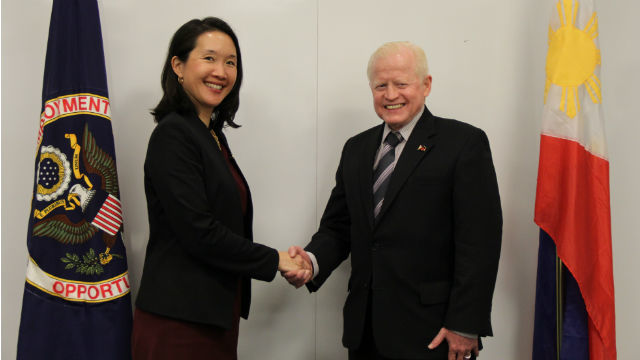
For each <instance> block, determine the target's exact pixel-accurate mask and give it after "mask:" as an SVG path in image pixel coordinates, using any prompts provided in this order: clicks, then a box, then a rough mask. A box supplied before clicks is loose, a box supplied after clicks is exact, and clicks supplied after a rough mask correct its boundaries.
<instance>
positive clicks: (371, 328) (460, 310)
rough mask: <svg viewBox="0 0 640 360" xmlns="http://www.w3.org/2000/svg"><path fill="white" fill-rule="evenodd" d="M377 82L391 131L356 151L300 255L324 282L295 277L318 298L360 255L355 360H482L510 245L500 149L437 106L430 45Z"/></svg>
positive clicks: (395, 52)
mask: <svg viewBox="0 0 640 360" xmlns="http://www.w3.org/2000/svg"><path fill="white" fill-rule="evenodd" d="M367 73H368V76H369V84H370V87H371V92H372V94H373V103H374V108H375V111H376V113H377V114H378V116H379V117H380V118H382V120H384V124H380V125H378V126H375V127H373V128H371V129H369V130H367V131H364V132H362V133H360V134H358V135H356V136H354V137H352V138H351V139H349V140H348V141H347V143H346V144H345V146H344V149H343V151H342V158H341V160H340V165H339V166H338V171H337V174H336V185H335V187H334V189H333V190H332V192H331V196H330V198H329V202H328V204H327V207H326V209H325V212H324V214H323V217H322V220H321V222H320V228H319V230H318V232H317V233H316V234H315V235H314V236H313V238H312V240H311V242H310V243H309V244H308V245H307V246H306V248H305V249H304V250H302V249H301V248H299V247H292V248H291V249H290V255H292V256H294V255H296V254H300V255H303V257H305V258H306V259H307V261H309V262H312V263H313V265H314V273H313V279H312V281H309V280H310V279H309V277H311V275H310V274H309V275H308V276H306V275H305V274H304V273H297V272H289V273H286V274H283V275H284V276H285V277H287V279H288V280H289V281H290V282H291V283H292V284H293V285H295V286H301V285H302V284H304V283H306V284H307V287H308V289H309V290H310V291H316V290H318V289H319V288H320V287H321V286H322V284H323V283H324V282H325V280H326V279H327V277H329V275H330V274H331V272H332V271H333V270H334V269H335V268H336V267H337V266H338V265H340V263H341V262H342V261H344V260H345V259H346V258H347V257H348V256H349V254H351V277H350V279H349V287H348V288H349V294H348V296H347V300H346V303H345V306H344V334H343V339H342V341H343V344H344V346H345V347H347V348H348V349H349V359H350V360H357V359H367V360H369V359H448V360H462V359H470V358H472V357H473V356H477V355H478V352H479V350H480V348H481V345H480V344H479V341H478V337H479V336H491V335H492V330H491V323H490V312H491V299H492V296H493V289H494V286H495V280H496V274H497V269H498V260H499V256H500V243H501V235H502V212H501V208H500V197H499V194H498V186H497V181H496V175H495V170H494V167H493V163H492V159H491V152H490V149H489V142H488V140H487V137H486V135H485V134H484V132H483V131H482V130H480V129H478V128H475V127H473V126H470V125H467V124H464V123H462V122H459V121H456V120H450V119H443V118H439V117H435V116H433V115H432V114H431V113H430V112H429V110H428V109H427V108H426V106H425V98H426V97H427V96H428V95H429V92H430V91H431V79H432V78H431V76H430V75H429V74H428V70H427V62H426V57H425V55H424V52H423V51H422V49H420V48H419V47H417V46H415V45H413V44H411V43H407V42H393V43H387V44H384V45H382V46H381V47H380V48H379V49H378V50H377V51H376V52H375V53H374V54H373V55H372V56H371V59H370V61H369V66H368V69H367ZM305 251H306V252H305ZM307 281H309V282H307ZM444 340H446V341H444Z"/></svg>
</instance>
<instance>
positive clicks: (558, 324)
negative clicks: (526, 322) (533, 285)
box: [556, 250, 564, 360]
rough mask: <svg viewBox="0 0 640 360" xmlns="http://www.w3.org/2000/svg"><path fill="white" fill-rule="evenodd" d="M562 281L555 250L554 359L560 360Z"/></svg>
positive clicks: (560, 261) (560, 260) (560, 266)
mask: <svg viewBox="0 0 640 360" xmlns="http://www.w3.org/2000/svg"><path fill="white" fill-rule="evenodd" d="M563 285H564V284H563V281H562V259H560V257H559V256H558V251H557V250H556V360H560V350H561V348H562V314H563V310H562V299H563V297H564V291H563V288H564V286H563Z"/></svg>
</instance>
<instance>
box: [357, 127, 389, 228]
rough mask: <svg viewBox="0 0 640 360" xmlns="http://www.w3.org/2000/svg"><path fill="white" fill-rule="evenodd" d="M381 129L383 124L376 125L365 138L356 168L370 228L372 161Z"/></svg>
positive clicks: (371, 224)
mask: <svg viewBox="0 0 640 360" xmlns="http://www.w3.org/2000/svg"><path fill="white" fill-rule="evenodd" d="M383 129H384V124H382V125H380V126H378V127H377V128H376V131H373V132H372V135H371V136H369V137H368V138H367V139H366V143H365V144H364V146H363V154H362V161H360V165H359V166H360V168H359V169H358V173H359V174H360V184H362V186H360V191H361V194H360V196H361V198H362V205H363V206H364V212H365V214H367V215H368V217H367V218H368V219H369V226H371V228H373V163H374V161H375V157H376V153H377V152H378V148H379V147H380V142H381V141H382V130H383Z"/></svg>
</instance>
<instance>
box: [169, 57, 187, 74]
mask: <svg viewBox="0 0 640 360" xmlns="http://www.w3.org/2000/svg"><path fill="white" fill-rule="evenodd" d="M171 68H172V69H173V72H174V73H176V75H177V76H178V79H181V78H182V72H183V68H184V63H183V62H182V60H180V58H179V57H177V56H174V57H172V58H171Z"/></svg>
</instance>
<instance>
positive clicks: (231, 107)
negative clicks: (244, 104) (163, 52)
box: [151, 17, 242, 130]
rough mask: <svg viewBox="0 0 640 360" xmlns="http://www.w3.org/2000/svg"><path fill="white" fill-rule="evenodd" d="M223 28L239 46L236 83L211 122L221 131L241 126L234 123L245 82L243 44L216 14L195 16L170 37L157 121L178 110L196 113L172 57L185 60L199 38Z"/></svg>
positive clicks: (184, 112) (156, 113) (221, 30)
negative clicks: (175, 70) (225, 127)
mask: <svg viewBox="0 0 640 360" xmlns="http://www.w3.org/2000/svg"><path fill="white" fill-rule="evenodd" d="M210 31H220V32H222V33H225V34H227V35H229V37H230V38H231V40H233V44H234V45H235V47H236V56H237V75H236V82H235V84H234V85H233V89H231V92H229V94H228V95H227V96H226V97H225V98H224V100H222V102H221V103H220V104H219V105H218V106H216V108H215V109H214V111H213V113H214V117H213V118H214V119H215V120H214V121H212V122H211V124H210V125H209V126H210V127H211V128H213V129H214V130H220V129H221V128H222V126H224V125H225V124H227V125H229V126H231V127H234V128H237V127H239V126H240V125H238V124H236V123H234V122H233V119H234V117H235V115H236V111H238V106H239V105H240V85H242V56H241V55H240V45H239V44H238V38H237V37H236V34H235V33H234V32H233V30H232V29H231V27H230V26H229V25H228V24H227V23H226V22H224V20H221V19H218V18H216V17H206V18H204V19H202V20H199V19H193V20H191V21H189V22H187V23H186V24H184V25H182V26H181V27H180V28H179V29H178V31H176V33H175V34H174V35H173V38H171V43H170V44H169V51H168V52H167V59H166V61H165V62H164V68H163V69H162V79H161V82H162V92H163V94H162V99H160V102H159V103H158V105H157V106H156V107H155V108H154V109H153V110H152V111H151V114H152V115H153V118H154V120H155V121H156V122H159V121H160V120H162V118H163V117H165V116H166V115H167V114H169V113H170V112H172V111H175V112H177V113H180V114H189V113H195V112H196V109H195V106H194V105H193V103H192V102H191V100H190V99H189V96H187V94H186V93H185V92H184V89H183V88H182V86H181V85H180V84H179V83H178V76H177V75H176V73H175V72H173V68H172V67H171V59H172V58H173V57H174V56H177V57H178V58H179V59H180V60H181V61H183V62H186V61H187V59H188V58H189V53H191V50H193V48H195V46H196V40H197V39H198V37H199V36H200V35H201V34H203V33H206V32H210Z"/></svg>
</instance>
